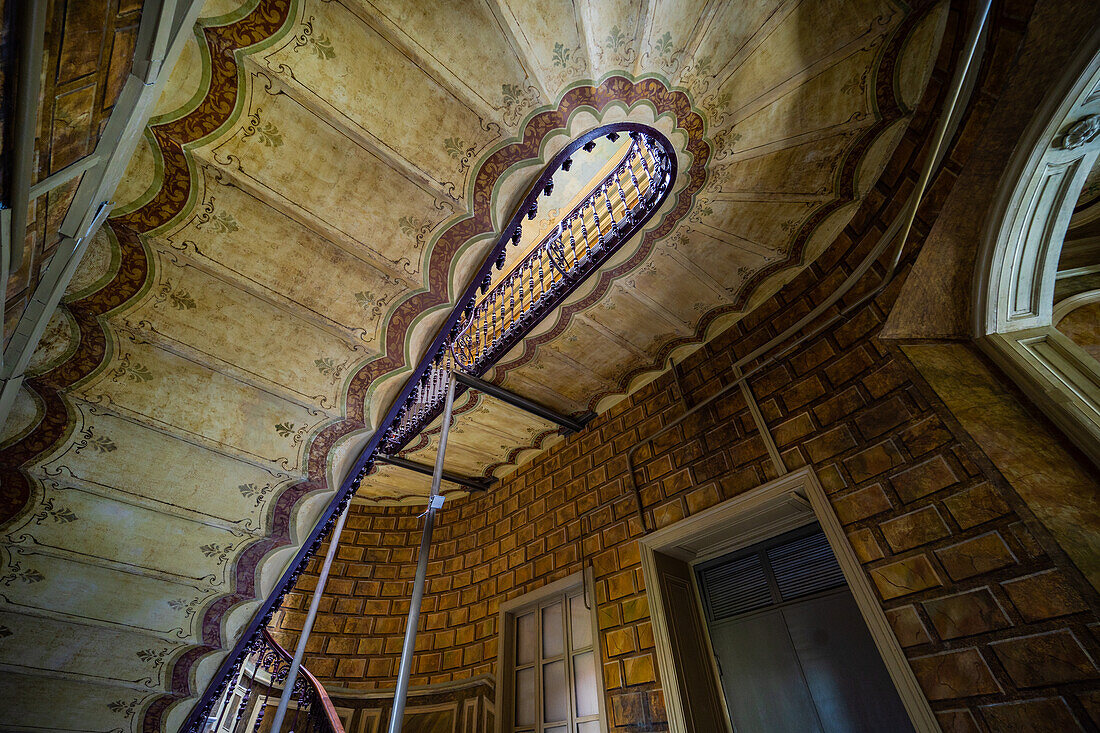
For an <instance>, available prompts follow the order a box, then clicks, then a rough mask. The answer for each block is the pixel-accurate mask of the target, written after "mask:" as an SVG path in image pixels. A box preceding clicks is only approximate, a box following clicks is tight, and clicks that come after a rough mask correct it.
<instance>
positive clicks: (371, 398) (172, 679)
mask: <svg viewBox="0 0 1100 733" xmlns="http://www.w3.org/2000/svg"><path fill="white" fill-rule="evenodd" d="M223 5H227V3H212V4H210V6H209V7H210V8H211V10H212V12H216V13H218V15H217V16H216V17H210V14H209V13H208V17H206V18H205V19H204V20H202V21H200V23H199V25H198V26H197V28H196V32H195V37H194V39H193V41H192V42H191V44H190V46H189V48H188V50H187V51H186V52H185V53H184V54H183V56H182V58H181V61H180V64H179V65H178V66H177V68H176V69H175V70H174V71H173V73H172V78H171V81H170V85H169V89H168V90H167V91H166V92H165V95H164V97H162V100H161V104H160V107H159V108H158V114H159V115H160V116H159V117H157V118H155V119H154V120H153V121H152V122H151V124H150V127H149V128H148V129H147V131H146V135H145V144H144V146H143V147H142V148H140V149H139V151H138V152H137V153H136V154H135V156H134V159H133V161H132V163H131V167H130V170H129V171H128V174H127V179H126V181H124V183H123V184H122V186H121V187H120V190H119V192H118V194H117V196H116V198H117V199H118V200H119V201H120V202H122V206H121V207H120V208H119V209H116V211H115V215H114V217H113V218H112V219H111V221H110V225H109V227H107V228H105V229H104V231H103V232H101V234H100V235H99V236H98V238H97V240H96V242H95V243H94V244H93V246H92V247H91V249H90V253H89V256H88V257H87V258H86V259H85V261H84V262H83V263H82V265H81V271H80V272H79V273H78V275H77V278H76V279H75V280H74V282H73V285H72V286H71V288H70V291H69V294H68V296H67V297H66V300H65V302H64V304H63V305H62V307H61V308H60V309H59V311H58V314H57V315H56V316H55V319H54V321H53V323H52V324H51V328H50V332H49V336H48V338H47V339H46V340H44V342H43V344H42V346H41V347H40V349H39V352H38V354H37V356H36V362H35V372H34V376H33V378H31V379H30V380H28V389H27V390H26V391H25V393H24V394H22V395H21V398H20V403H19V405H18V409H17V410H16V412H15V413H14V414H13V417H12V419H11V420H9V423H8V425H6V426H5V427H4V432H3V435H2V440H3V441H4V443H3V459H2V466H0V471H2V473H0V480H2V481H3V493H2V502H3V503H2V504H0V520H3V522H4V524H3V532H4V545H3V547H2V548H0V554H2V557H0V561H2V564H0V576H2V577H3V580H4V582H5V584H4V587H3V588H0V594H2V596H3V601H4V605H3V606H2V607H0V625H3V626H5V627H7V628H9V629H11V630H12V631H13V634H14V635H13V637H11V638H8V639H6V640H5V643H4V644H3V645H0V661H2V662H3V663H6V664H11V665H14V667H13V668H14V669H18V670H21V671H19V672H18V673H14V674H12V675H10V677H11V680H12V682H11V685H12V686H13V690H14V691H13V693H12V694H20V692H26V693H27V694H26V695H21V697H22V699H25V700H28V701H32V702H31V704H29V705H28V706H26V708H25V709H22V710H19V711H11V712H10V713H7V714H9V715H15V716H21V717H19V719H18V720H15V719H13V720H2V721H0V723H3V724H5V725H44V726H46V727H66V726H67V725H69V724H70V723H71V724H72V725H73V726H75V725H76V724H77V722H79V725H80V726H81V727H96V728H102V729H115V728H119V729H123V730H136V729H147V730H171V729H174V728H175V727H176V726H178V724H179V722H180V721H181V720H182V719H183V717H185V716H186V713H187V710H188V708H189V706H190V703H189V701H190V700H192V699H193V697H194V695H196V694H197V693H198V692H200V691H201V690H202V688H203V687H204V686H205V684H206V682H207V680H208V679H209V678H210V675H211V674H213V671H214V669H215V668H216V665H217V664H218V663H220V661H221V659H222V658H223V657H224V654H225V651H224V650H226V649H228V648H230V647H231V646H232V645H233V643H234V642H235V641H236V638H237V635H238V634H239V631H240V629H241V628H242V626H243V625H244V624H245V623H246V622H247V620H248V619H249V618H250V616H251V614H252V613H253V611H254V609H255V608H256V607H257V599H259V598H262V597H263V596H264V595H265V594H266V593H267V592H268V590H269V589H270V587H271V585H272V583H273V582H274V579H275V578H276V577H277V576H278V574H279V573H280V572H281V570H282V568H283V566H284V565H285V563H286V562H287V561H288V559H289V558H290V557H291V556H292V554H293V552H294V551H295V550H296V549H297V543H298V541H299V539H298V538H300V537H303V536H304V534H305V533H306V532H307V531H308V530H309V528H311V527H312V525H313V523H314V522H315V521H316V517H317V516H318V513H319V511H320V509H321V507H322V506H323V505H324V503H325V501H326V500H327V498H328V497H330V496H331V489H330V486H331V485H332V482H333V481H334V480H335V479H339V478H340V476H339V475H338V474H339V472H340V469H341V466H342V465H343V464H344V463H346V462H348V460H349V456H353V455H354V453H355V450H356V448H357V446H358V445H361V444H362V442H363V440H364V438H365V436H366V435H367V434H368V433H369V431H370V430H371V426H372V425H374V424H375V422H376V421H377V420H378V419H379V415H380V414H381V413H382V412H384V410H385V409H386V407H387V406H388V402H389V401H390V399H392V397H393V395H394V394H396V392H397V390H398V389H399V388H400V386H401V385H402V384H403V381H404V379H405V377H406V375H407V373H408V370H409V369H410V367H411V365H412V364H414V363H415V362H416V360H417V359H418V358H419V357H420V351H421V350H422V349H423V348H425V345H426V344H427V343H428V341H429V340H430V338H431V336H432V335H433V333H434V330H435V329H436V328H437V327H438V324H439V323H441V322H442V319H443V318H444V316H445V315H446V313H447V311H448V310H449V308H450V307H451V301H452V299H453V297H454V296H455V294H456V293H457V292H459V291H460V290H461V289H462V287H463V286H464V285H465V280H466V278H468V277H469V275H470V273H472V272H473V271H475V270H476V269H477V267H478V266H479V265H480V263H481V260H482V258H483V257H484V254H485V252H486V251H487V250H488V248H489V247H490V246H491V243H492V241H493V239H494V235H493V233H494V225H496V224H499V222H502V221H505V220H506V219H507V217H508V216H509V214H510V207H511V206H512V205H513V203H514V201H516V200H517V197H518V196H519V194H520V192H522V190H523V188H524V186H525V185H526V184H527V183H529V181H530V180H531V179H532V177H533V176H535V175H537V172H538V171H539V170H540V168H541V164H544V163H545V161H546V160H549V158H551V157H552V156H553V155H554V153H555V151H556V150H560V149H561V147H562V146H563V145H564V144H565V143H566V141H567V140H568V139H570V138H571V137H573V136H575V135H576V134H579V133H580V132H581V131H583V130H585V129H591V128H592V127H593V126H596V125H598V124H600V123H602V122H606V121H610V120H615V119H635V120H637V121H641V122H645V123H647V124H652V125H654V126H655V127H657V128H658V129H661V130H662V131H663V132H664V133H665V134H666V135H667V136H668V137H669V138H670V140H672V141H673V143H674V145H675V146H676V147H677V150H678V155H679V156H680V161H679V163H680V171H681V174H680V177H679V179H678V180H677V182H676V188H675V190H674V192H673V194H672V195H671V196H670V198H669V200H668V201H667V202H666V204H665V206H664V207H663V210H662V211H661V212H660V213H659V214H658V216H656V217H655V218H654V220H653V221H652V222H650V224H649V225H648V226H647V227H646V228H645V230H644V231H643V232H641V233H640V234H639V235H637V236H636V237H635V238H634V239H633V240H632V241H631V242H628V243H627V244H626V245H624V246H623V248H622V250H621V251H620V252H619V253H618V254H617V255H616V257H615V258H614V259H613V260H612V261H611V262H609V263H608V264H607V265H606V266H605V269H604V270H603V271H602V272H601V273H600V274H599V276H598V277H596V276H593V278H591V279H590V281H589V282H587V283H585V285H584V286H583V287H582V288H581V289H579V290H578V292H576V293H575V294H574V295H573V296H571V297H570V298H569V300H568V301H567V302H565V303H564V304H563V305H562V306H561V307H560V308H559V309H558V311H557V312H556V313H554V314H552V316H551V317H549V318H548V319H547V320H546V321H545V322H544V323H543V324H541V325H540V326H539V328H538V329H536V331H535V332H534V333H532V334H531V335H530V336H529V337H528V338H527V339H526V340H525V341H524V342H523V343H521V344H519V345H518V346H517V347H516V348H515V349H514V350H513V352H511V353H510V354H509V355H507V356H506V357H505V358H504V359H503V360H502V361H501V362H500V363H499V364H498V365H497V367H496V368H495V369H494V370H493V371H492V372H491V373H490V374H489V375H488V376H489V377H490V378H491V379H493V380H494V381H497V382H500V383H502V384H504V385H505V386H507V387H509V388H512V389H514V390H515V391H517V392H521V393H524V394H527V395H529V396H531V397H532V398H534V399H537V400H540V401H543V402H546V403H548V404H551V405H552V406H554V407H556V408H558V409H559V410H563V411H566V412H581V411H585V410H588V409H593V408H594V409H604V408H606V407H607V406H608V405H610V404H612V403H613V402H614V401H615V400H617V399H619V398H621V396H622V395H624V394H626V393H629V392H630V391H631V390H633V389H636V388H638V387H639V386H640V385H641V384H644V383H645V382H646V381H647V380H648V379H651V378H652V377H653V376H655V375H656V374H657V373H659V372H660V371H661V370H663V369H664V368H666V366H667V364H668V360H669V358H670V357H673V358H678V357H680V356H681V355H682V354H685V353H687V352H688V351H690V350H692V349H694V348H697V347H698V345H699V344H701V343H703V342H704V341H705V340H706V339H707V338H709V337H710V336H711V335H713V334H714V333H716V332H718V331H720V330H722V329H724V328H725V327H727V326H728V325H730V324H731V323H733V322H734V321H735V320H736V319H737V318H738V317H739V315H740V314H742V313H744V312H746V311H747V310H748V309H750V308H751V307H752V305H753V304H755V303H756V302H759V300H760V299H762V298H764V297H766V296H767V295H770V294H771V293H773V292H775V290H777V289H778V288H779V287H780V286H781V285H782V284H783V283H784V282H786V281H788V280H789V279H790V278H792V277H794V276H795V275H796V274H797V273H798V272H799V271H800V270H801V268H802V267H804V266H805V265H806V264H808V263H809V262H810V261H812V260H813V258H814V257H816V255H817V253H818V252H819V251H820V250H821V249H822V248H823V247H824V246H825V245H826V244H827V243H828V242H830V241H831V240H832V239H833V238H834V237H835V236H836V234H837V233H838V232H839V231H840V230H841V229H842V228H843V226H844V225H845V223H846V222H847V221H848V219H849V218H850V217H851V215H852V214H853V213H854V211H855V209H856V207H857V206H858V205H859V202H860V201H861V200H862V198H863V196H864V195H865V194H866V193H867V191H868V190H869V189H870V187H871V185H873V183H874V181H875V180H876V179H877V177H878V175H879V173H880V171H881V169H882V167H883V166H884V165H885V162H886V160H887V158H888V157H889V155H890V153H891V152H892V151H893V149H894V147H895V146H896V144H897V142H898V140H899V139H900V136H901V134H902V132H903V131H904V129H905V126H906V124H907V120H908V117H907V115H908V114H909V110H910V108H911V107H912V106H914V105H915V104H916V101H917V100H918V99H919V97H920V96H921V93H922V90H923V88H924V86H925V84H926V82H927V79H928V73H929V70H930V68H931V64H932V61H933V59H934V56H935V53H936V49H937V47H938V43H939V38H940V36H941V34H942V31H943V23H944V20H945V18H946V13H945V7H944V6H942V5H940V6H935V5H932V4H921V3H917V4H915V6H913V7H909V6H902V5H900V4H896V3H891V2H886V1H885V0H858V1H854V0H846V1H845V2H833V3H829V2H821V3H802V4H799V3H797V2H779V1H778V0H775V1H773V2H767V1H762V2H760V3H757V4H755V5H753V6H751V7H745V6H744V5H743V4H740V3H733V2H728V3H721V2H719V3H715V2H711V3H704V2H688V1H684V2H653V3H649V4H648V5H647V4H637V3H635V4H628V3H603V2H600V3H596V2H591V3H579V4H577V5H576V6H574V5H573V4H571V3H568V2H564V1H562V2H553V3H538V4H535V3H523V2H519V1H518V0H515V1H513V2H508V1H507V0H497V1H494V2H488V3H486V4H477V3H468V4H463V5H462V6H461V8H459V7H457V6H452V5H448V4H431V5H429V4H423V3H411V2H406V3H399V2H388V3H384V2H376V3H373V4H372V3H368V2H366V1H365V0H363V1H362V2H352V1H351V0H348V1H347V2H335V1H325V0H302V2H299V3H291V2H281V1H277V0H261V1H260V2H255V1H254V0H253V1H252V2H248V3H246V4H245V5H244V6H243V7H242V8H239V9H233V8H231V7H228V8H227V7H222V6H223ZM540 14H541V15H540ZM470 38H477V39H478V41H479V42H478V43H471V42H469V39H470ZM196 69H199V72H198V73H196ZM467 394H468V396H467V397H465V398H464V400H465V401H464V402H463V403H462V404H460V405H458V406H456V407H457V409H458V410H460V411H461V412H462V413H463V417H462V418H460V419H461V422H460V423H459V424H460V426H461V432H460V431H456V432H455V433H452V435H453V438H452V440H453V441H454V442H453V443H452V450H451V451H449V454H448V455H449V460H448V468H452V469H453V470H455V471H456V472H462V473H468V474H480V475H493V474H499V473H502V472H506V471H507V470H509V467H510V466H512V465H514V464H515V462H516V461H518V460H523V458H524V457H525V456H528V455H531V454H532V453H533V452H535V451H537V450H539V449H540V448H541V447H544V446H545V445H546V444H547V443H548V442H549V441H551V440H552V439H553V437H552V434H551V433H550V431H549V426H548V425H546V424H541V423H539V422H538V421H536V420H533V419H532V418H529V417H527V416H524V415H520V414H512V413H509V412H508V409H507V408H506V407H504V406H501V405H499V404H492V403H487V402H481V401H480V400H479V399H478V397H477V396H476V395H472V394H470V393H467ZM434 439H435V438H434V436H433V434H432V431H431V430H429V431H427V432H426V433H425V436H424V438H423V439H422V440H421V441H420V443H419V444H413V445H411V446H410V447H409V449H408V450H407V451H406V453H407V454H408V455H409V456H411V457H413V458H418V459H422V460H423V457H424V456H427V455H428V454H430V453H431V452H432V451H433V450H434V443H433V440H434ZM425 492H426V485H425V484H424V483H423V482H420V481H417V480H415V479H412V478H410V477H408V476H400V475H396V474H387V473H384V472H379V474H376V475H372V476H371V477H369V478H368V480H367V481H365V482H364V488H363V491H362V495H363V497H364V500H372V501H402V500H416V498H417V497H418V496H421V495H423V494H424V493H425ZM120 526H125V527H127V528H128V532H125V533H123V532H119V531H118V527H120ZM57 587H66V588H68V589H70V591H69V592H67V593H66V594H62V595H63V597H62V595H59V594H58V593H56V592H55V591H51V589H55V588H57ZM22 615H31V616H34V617H35V619H36V623H35V624H25V623H19V618H20V617H21V616H22ZM89 628H91V629H94V630H95V633H96V634H103V635H106V636H109V637H110V639H111V644H110V645H109V648H110V649H111V650H112V652H113V656H111V657H108V658H106V659H105V658H104V656H103V652H102V650H103V646H102V645H100V646H99V648H98V649H97V650H96V652H95V653H94V654H93V653H92V650H91V649H88V650H87V653H84V654H83V655H82V654H73V655H68V656H67V657H66V659H65V661H58V655H57V654H56V652H57V650H59V649H62V648H84V647H87V646H88V643H89V642H88V636H89ZM102 638H105V637H102ZM34 668H41V669H46V670H49V671H50V676H49V678H48V680H47V678H46V677H41V676H39V675H37V674H36V673H34V672H33V671H32V670H33V669H34ZM31 691H33V694H31ZM43 691H45V692H47V693H48V694H44V692H43ZM58 698H61V699H80V700H81V701H82V702H81V704H80V705H79V706H77V707H74V708H73V709H72V710H70V711H59V710H55V709H53V708H54V707H55V706H52V705H50V704H49V702H48V701H49V700H51V699H58ZM35 700H40V701H41V707H36V705H37V703H34V702H33V701H35ZM59 716H61V717H65V718H66V720H67V721H68V722H66V720H61V719H60V717H59ZM70 718H71V719H70ZM43 721H47V722H43Z"/></svg>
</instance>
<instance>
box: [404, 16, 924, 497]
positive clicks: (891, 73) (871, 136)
mask: <svg viewBox="0 0 1100 733" xmlns="http://www.w3.org/2000/svg"><path fill="white" fill-rule="evenodd" d="M932 7H933V6H932V5H928V6H926V7H925V8H924V9H923V10H921V11H920V12H913V13H910V14H909V15H908V16H907V17H906V18H905V19H904V20H903V21H902V22H901V23H899V24H898V26H897V27H896V28H894V30H893V31H892V33H891V35H890V37H889V39H888V41H887V42H886V43H883V44H882V50H881V51H880V53H879V56H878V58H877V59H876V66H877V73H876V75H875V109H876V110H877V112H878V114H877V117H876V120H875V122H874V123H873V124H872V125H871V126H869V127H868V128H866V129H865V130H864V131H863V132H862V133H861V134H859V135H858V136H856V137H855V138H854V139H853V141H852V143H851V144H850V145H849V146H848V148H847V149H846V150H845V151H844V153H843V156H842V159H841V164H840V170H839V171H838V174H837V178H836V185H835V188H834V192H835V193H834V198H833V199H832V200H830V201H829V202H827V203H825V204H823V205H822V206H819V207H818V208H817V209H815V210H814V212H813V213H812V214H811V215H810V216H809V217H808V218H807V219H806V220H805V221H804V222H803V223H802V225H801V226H800V227H799V229H798V231H797V232H796V233H795V236H794V239H793V241H792V243H791V246H790V248H789V250H788V253H787V257H786V258H784V259H776V260H775V261H774V262H771V263H769V264H767V265H765V266H764V267H763V268H761V269H760V270H758V271H757V272H756V273H754V274H753V275H752V276H751V277H750V278H749V279H747V280H746V281H744V282H743V283H741V285H740V287H739V288H738V290H737V293H736V294H735V296H734V302H733V303H731V304H727V305H723V306H718V307H716V308H712V309H711V310H709V311H707V312H706V313H705V314H703V316H702V318H700V320H699V323H698V325H697V326H696V329H695V333H694V334H692V335H690V336H682V337H679V338H673V339H670V340H669V341H667V342H666V343H665V344H664V345H662V347H661V349H660V350H659V351H658V355H657V356H656V357H655V358H654V359H653V361H652V362H651V363H650V364H648V365H642V366H639V367H637V368H635V369H633V370H630V371H628V372H626V373H625V374H624V375H623V376H621V377H620V378H619V382H618V389H617V390H612V389H607V390H604V391H601V392H597V393H596V394H594V395H593V396H592V398H591V399H590V400H589V402H588V405H587V406H588V409H589V410H594V409H595V408H596V406H597V405H598V404H599V403H600V402H601V401H602V400H604V399H606V398H608V397H611V396H614V395H616V394H623V395H628V394H629V393H630V391H631V390H630V384H631V382H633V381H634V380H636V379H638V378H640V377H642V376H644V375H645V374H647V373H653V372H655V371H660V370H661V369H662V367H663V365H664V364H666V363H667V360H668V359H669V358H670V357H671V355H672V354H673V353H674V352H675V351H676V350H677V349H679V348H682V347H684V346H691V345H697V344H702V343H704V342H705V341H706V334H707V331H708V329H709V328H710V327H711V325H712V324H713V323H714V322H715V321H716V320H717V319H719V318H721V317H722V316H724V315H727V314H730V313H738V312H741V311H743V310H744V309H745V307H746V305H747V304H748V301H749V298H751V297H752V294H753V293H754V292H755V291H756V289H757V288H758V287H760V286H761V285H762V284H763V283H764V282H765V281H767V279H768V278H770V277H772V276H774V275H775V274H777V273H779V272H782V271H783V270H786V269H788V268H790V267H793V266H795V265H797V264H798V263H799V262H801V260H802V257H803V254H804V253H805V249H806V246H807V244H808V243H809V241H810V238H811V237H812V236H813V234H814V233H815V232H816V231H817V229H818V227H819V226H821V224H822V223H824V222H825V221H827V220H828V218H829V217H830V216H832V215H833V214H834V213H835V212H836V211H838V210H839V209H841V208H843V207H844V206H846V205H848V204H850V203H852V202H853V201H855V200H856V198H857V196H856V175H857V171H858V169H859V166H860V164H861V163H862V162H863V160H864V157H865V156H866V154H867V152H868V151H869V150H870V149H871V147H872V145H873V144H874V143H875V141H876V140H878V138H879V136H880V135H882V134H883V133H885V132H886V131H887V130H888V129H889V128H890V127H892V126H893V125H894V123H896V122H897V121H898V120H901V119H902V118H904V117H905V116H906V115H908V114H910V113H911V110H909V109H908V108H907V107H906V106H905V103H904V102H903V101H902V100H901V97H900V93H899V91H898V89H897V85H896V84H895V77H896V72H897V63H898V60H899V59H900V58H901V52H902V49H903V47H904V45H905V43H906V41H907V40H908V39H909V36H910V34H911V33H912V32H913V31H914V29H915V28H916V27H917V26H918V25H919V24H920V23H921V22H922V21H923V20H924V19H925V18H926V16H927V13H928V12H930V11H931V9H932ZM872 43H874V42H872ZM696 160H698V158H696ZM696 167H697V166H695V165H693V166H692V168H691V170H692V171H695V170H696ZM703 168H704V170H703V171H702V175H701V176H700V178H701V177H702V176H705V175H706V171H705V164H704V166H703ZM697 175H698V172H697ZM693 180H695V177H693ZM691 193H692V197H691V198H688V199H678V200H677V206H676V208H675V209H674V210H673V211H672V212H670V214H669V215H668V216H666V217H665V218H664V219H663V220H662V221H661V224H660V225H659V226H657V227H655V228H653V229H648V230H646V231H644V232H643V235H642V236H643V239H642V242H641V244H640V246H639V247H638V249H637V250H635V252H634V254H633V255H632V256H631V257H630V258H629V259H628V260H626V261H625V262H623V263H621V264H620V265H618V266H616V267H614V268H611V269H608V270H605V271H603V272H601V273H600V279H599V281H598V283H597V285H596V286H595V287H594V288H593V289H592V290H591V291H590V292H589V293H588V294H587V295H586V296H585V297H583V298H581V299H579V300H577V301H574V302H567V303H566V304H564V305H562V307H561V308H560V309H559V310H558V313H557V320H556V321H555V323H554V325H553V326H552V327H551V328H550V329H548V330H546V331H545V332H543V333H540V334H539V335H538V336H534V337H530V338H527V339H524V340H523V342H522V351H521V352H520V353H519V354H518V355H517V356H516V357H514V358H513V359H511V360H509V361H502V362H500V363H498V364H496V365H495V366H494V367H493V369H492V371H491V372H490V375H491V377H492V378H494V379H496V378H498V377H502V376H504V375H505V374H507V373H508V372H509V371H511V370H512V369H518V368H520V367H522V366H524V365H526V364H528V363H530V362H531V361H532V360H533V359H534V358H535V356H537V353H538V349H539V347H540V346H542V345H544V344H547V343H549V342H551V341H553V340H554V339H555V338H557V337H558V336H560V335H561V334H562V333H563V332H564V331H565V330H566V329H567V328H568V327H569V325H570V323H571V322H572V319H573V316H574V315H576V314H577V313H580V312H582V311H584V310H585V309H587V308H589V307H591V306H593V305H595V304H596V303H598V302H599V301H600V299H601V298H603V297H604V295H605V294H606V293H607V291H608V289H609V288H610V287H611V284H612V282H613V281H614V280H616V279H618V278H620V277H623V276H624V275H626V274H627V273H629V272H631V271H633V270H634V269H635V268H637V267H639V266H640V265H641V264H642V263H643V262H644V261H645V259H646V258H647V257H648V256H649V255H650V254H651V253H652V251H653V249H654V247H655V246H656V244H657V242H658V241H660V240H661V239H664V238H665V237H666V236H668V235H669V234H671V232H672V230H673V229H674V228H675V226H676V225H677V224H678V223H679V222H680V220H681V219H682V218H683V217H684V214H685V213H686V209H690V208H691V206H692V204H693V203H694V193H695V191H694V190H693V191H692V192H691ZM685 202H686V203H685ZM682 209H683V210H685V212H681V210H682ZM472 406H473V403H470V404H469V405H467V409H471V408H472ZM438 432H439V428H432V429H431V430H427V431H424V433H422V435H421V440H420V441H419V442H417V443H416V444H414V445H412V446H409V447H408V448H407V449H406V450H405V451H403V452H402V453H403V454H404V453H409V452H413V451H415V450H417V449H420V448H423V447H425V446H426V445H428V443H429V442H430V436H431V435H433V434H435V433H438ZM554 432H555V431H553V430H550V431H546V432H545V433H543V434H540V435H537V436H535V439H534V441H533V442H532V444H531V445H525V446H520V447H518V448H516V449H515V450H513V451H511V452H510V453H509V454H508V456H507V457H506V458H505V459H504V460H502V461H498V462H496V463H492V464H490V465H489V466H487V467H486V468H485V470H484V472H483V474H482V475H483V476H484V477H485V478H490V477H492V476H494V475H495V473H496V471H498V470H500V469H501V468H505V467H507V466H509V465H512V464H514V463H515V462H516V460H518V458H519V456H520V455H522V454H523V452H524V451H527V450H531V449H537V448H539V447H540V446H541V445H542V444H543V443H544V442H545V440H546V438H547V437H549V436H550V435H552V434H554ZM395 498H396V497H395ZM401 498H408V497H401Z"/></svg>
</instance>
